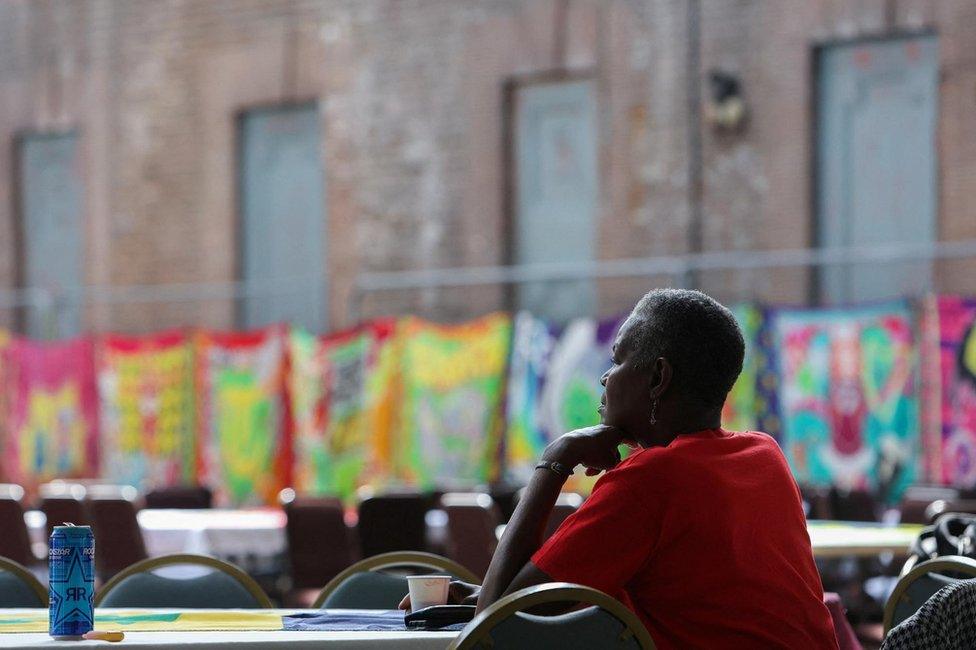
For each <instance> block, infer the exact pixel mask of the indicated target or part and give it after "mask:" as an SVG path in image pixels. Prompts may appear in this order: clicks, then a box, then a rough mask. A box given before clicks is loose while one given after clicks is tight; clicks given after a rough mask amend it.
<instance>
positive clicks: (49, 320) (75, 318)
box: [18, 133, 85, 338]
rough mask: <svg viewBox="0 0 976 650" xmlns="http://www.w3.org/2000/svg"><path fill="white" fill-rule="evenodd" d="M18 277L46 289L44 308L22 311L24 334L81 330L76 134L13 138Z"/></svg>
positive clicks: (81, 209) (81, 214)
mask: <svg viewBox="0 0 976 650" xmlns="http://www.w3.org/2000/svg"><path fill="white" fill-rule="evenodd" d="M19 149H20V151H19V156H18V162H19V169H18V179H19V181H20V188H19V195H20V215H21V244H22V251H21V260H22V269H21V280H22V283H23V285H24V286H25V287H29V288H31V287H36V288H40V289H45V290H48V291H50V295H51V297H52V298H53V299H54V303H53V304H52V305H51V308H50V309H47V308H39V307H33V308H30V309H28V310H27V312H26V313H25V320H24V333H25V334H26V335H27V336H30V337H32V338H63V337H69V336H73V335H75V334H78V333H79V331H80V330H81V300H82V288H83V278H84V267H83V259H84V247H85V236H84V234H85V227H84V219H85V188H84V181H83V175H82V164H81V159H80V156H79V146H78V136H77V135H76V134H73V133H67V134H29V135H25V136H23V137H22V138H21V139H20V140H19Z"/></svg>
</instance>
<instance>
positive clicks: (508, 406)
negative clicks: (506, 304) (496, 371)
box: [505, 311, 557, 485]
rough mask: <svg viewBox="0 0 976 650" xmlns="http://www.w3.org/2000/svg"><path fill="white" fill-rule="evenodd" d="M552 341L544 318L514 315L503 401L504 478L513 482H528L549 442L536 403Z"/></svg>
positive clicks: (546, 367)
mask: <svg viewBox="0 0 976 650" xmlns="http://www.w3.org/2000/svg"><path fill="white" fill-rule="evenodd" d="M556 341H557V338H556V335H555V333H554V331H553V329H552V328H550V327H549V325H547V324H546V322H545V321H543V320H541V319H539V318H536V317H535V316H533V315H532V314H530V313H529V312H527V311H522V312H519V313H518V314H517V315H516V316H515V323H514V327H513V331H512V354H511V359H510V360H509V365H508V392H507V399H506V402H505V421H506V424H507V429H506V434H505V478H506V480H507V481H508V482H510V483H513V484H518V485H521V484H525V483H528V480H529V477H530V476H531V474H532V471H533V468H534V467H535V464H536V463H537V462H538V459H539V456H540V454H541V453H542V451H543V449H545V447H546V445H547V444H548V443H549V440H548V439H547V437H546V434H545V432H544V431H543V427H542V414H541V412H540V409H539V404H540V403H541V397H542V389H543V385H544V383H545V377H546V370H547V369H548V367H549V358H550V357H551V356H552V350H553V348H554V347H555V345H556Z"/></svg>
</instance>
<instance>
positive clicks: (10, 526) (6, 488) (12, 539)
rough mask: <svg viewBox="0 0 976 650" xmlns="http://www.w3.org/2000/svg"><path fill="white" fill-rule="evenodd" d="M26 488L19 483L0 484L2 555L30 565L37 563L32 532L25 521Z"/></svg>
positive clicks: (0, 546) (0, 543)
mask: <svg viewBox="0 0 976 650" xmlns="http://www.w3.org/2000/svg"><path fill="white" fill-rule="evenodd" d="M23 498H24V489H23V488H22V487H20V486H19V485H14V484H11V483H6V484H2V485H0V530H2V531H3V534H2V535H0V556H3V557H5V558H9V559H11V560H13V561H14V562H17V563H19V564H23V565H26V566H30V565H31V564H37V561H38V560H37V558H36V557H34V553H33V551H32V550H31V542H30V534H29V533H28V531H27V522H26V521H24V506H23V504H22V500H23Z"/></svg>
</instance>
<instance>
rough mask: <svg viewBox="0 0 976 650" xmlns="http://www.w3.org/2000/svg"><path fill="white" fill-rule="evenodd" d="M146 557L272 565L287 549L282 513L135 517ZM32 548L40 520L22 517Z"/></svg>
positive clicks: (38, 539)
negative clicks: (181, 555)
mask: <svg viewBox="0 0 976 650" xmlns="http://www.w3.org/2000/svg"><path fill="white" fill-rule="evenodd" d="M136 518H137V519H138V521H139V528H140V529H142V537H143V540H144V541H145V543H146V552H147V553H148V554H149V556H150V557H156V556H159V555H168V554H170V553H198V554H203V555H212V556H214V557H219V558H221V559H225V560H229V561H232V562H234V563H235V564H238V565H240V566H241V567H242V568H244V569H246V570H248V571H252V572H262V571H264V570H268V569H271V568H273V567H274V566H275V563H276V561H277V560H278V558H279V557H280V556H281V555H283V554H284V553H285V552H286V551H287V550H288V547H287V539H286V537H285V513H284V512H283V511H281V510H279V509H271V508H263V509H253V510H221V509H212V510H163V509H144V510H140V511H139V512H138V513H137V514H136ZM25 520H26V521H27V527H28V531H29V532H30V535H31V541H32V542H33V543H34V545H35V546H38V545H39V546H40V547H43V545H44V542H45V541H46V540H45V539H44V536H45V518H44V515H43V513H41V512H39V511H30V512H28V513H26V516H25Z"/></svg>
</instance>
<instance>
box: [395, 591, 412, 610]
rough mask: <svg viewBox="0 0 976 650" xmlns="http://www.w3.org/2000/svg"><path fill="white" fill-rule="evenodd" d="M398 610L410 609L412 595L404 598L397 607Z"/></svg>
mask: <svg viewBox="0 0 976 650" xmlns="http://www.w3.org/2000/svg"><path fill="white" fill-rule="evenodd" d="M397 609H410V594H407V595H406V596H404V597H403V600H401V601H400V604H399V605H397Z"/></svg>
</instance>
